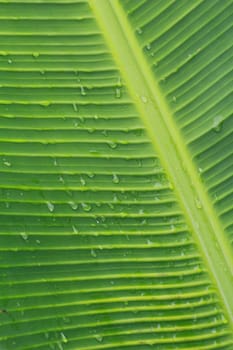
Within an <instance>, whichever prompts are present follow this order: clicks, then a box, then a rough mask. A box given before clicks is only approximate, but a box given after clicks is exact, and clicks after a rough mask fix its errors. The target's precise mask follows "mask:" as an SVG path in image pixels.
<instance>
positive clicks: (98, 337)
mask: <svg viewBox="0 0 233 350" xmlns="http://www.w3.org/2000/svg"><path fill="white" fill-rule="evenodd" d="M94 338H95V339H96V340H97V341H98V342H99V343H101V342H102V341H103V337H102V335H100V334H96V335H95V336H94Z"/></svg>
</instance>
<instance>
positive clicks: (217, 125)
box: [212, 115, 223, 132]
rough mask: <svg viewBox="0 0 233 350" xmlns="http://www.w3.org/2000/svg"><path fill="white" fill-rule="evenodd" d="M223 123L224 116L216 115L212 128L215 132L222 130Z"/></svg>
mask: <svg viewBox="0 0 233 350" xmlns="http://www.w3.org/2000/svg"><path fill="white" fill-rule="evenodd" d="M222 123H223V117H222V116H221V115H218V116H216V117H215V118H214V119H213V125H212V129H213V130H214V131H215V132H220V131H221V129H222Z"/></svg>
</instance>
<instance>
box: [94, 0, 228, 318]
mask: <svg viewBox="0 0 233 350" xmlns="http://www.w3.org/2000/svg"><path fill="white" fill-rule="evenodd" d="M89 3H90V6H91V8H92V10H93V12H94V13H95V15H96V18H97V21H98V22H99V26H100V27H101V29H102V31H103V34H104V36H105V38H106V40H107V43H108V45H109V47H110V49H111V52H112V54H113V57H114V59H115V60H116V62H117V64H118V66H119V68H120V70H121V72H122V74H123V76H124V78H125V81H126V83H127V87H128V89H129V92H130V94H131V96H132V98H133V100H134V101H135V105H136V108H137V110H138V112H139V114H140V117H141V118H142V120H143V122H144V125H145V126H146V129H147V131H148V134H149V136H150V138H151V142H152V144H153V146H154V148H155V149H156V152H157V153H158V154H159V155H160V158H161V163H162V164H163V166H164V168H165V169H166V170H167V173H168V176H169V178H170V180H171V182H172V183H173V184H174V187H175V188H174V191H176V195H177V197H178V199H179V202H180V205H181V207H182V209H183V212H184V216H185V218H186V220H187V223H188V224H189V227H190V228H191V230H192V232H193V236H194V239H195V240H196V242H197V244H198V246H199V249H200V251H201V253H202V257H203V260H204V261H205V263H206V265H207V266H208V268H209V272H210V275H211V277H212V280H213V283H214V284H215V285H216V286H217V288H218V290H219V294H220V296H221V299H222V301H223V304H224V305H223V306H225V312H226V315H228V318H229V322H232V319H233V300H232V288H233V284H232V268H233V260H232V255H231V251H230V249H229V246H228V244H227V243H228V242H227V241H226V237H225V234H224V232H223V229H222V227H221V224H220V222H219V220H218V218H217V216H216V213H215V212H214V209H213V207H212V204H211V203H210V200H209V198H208V195H207V194H206V192H205V190H204V187H203V184H202V183H201V181H200V179H199V175H198V173H197V171H196V169H195V167H194V165H193V163H192V161H191V157H190V155H189V153H188V150H187V147H186V145H185V143H184V141H183V140H182V138H181V135H180V133H179V130H178V128H177V126H176V125H175V123H174V120H173V118H172V113H171V111H170V110H169V108H168V106H167V104H166V101H165V100H164V98H163V96H162V95H161V92H160V89H159V86H158V85H157V83H156V81H155V79H154V77H153V75H152V72H151V70H150V68H149V66H148V64H147V62H146V59H145V57H144V56H143V53H142V52H141V49H140V47H139V45H138V42H137V40H136V38H135V36H134V33H133V31H132V29H131V27H130V25H129V23H128V21H127V17H126V15H125V13H124V12H123V10H122V8H121V7H120V5H119V3H118V1H116V0H89ZM184 169H185V171H184ZM197 198H198V201H200V203H201V204H202V208H198V207H199V206H198V207H197V206H196V201H197Z"/></svg>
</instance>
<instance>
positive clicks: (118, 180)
mask: <svg viewBox="0 0 233 350" xmlns="http://www.w3.org/2000/svg"><path fill="white" fill-rule="evenodd" d="M112 182H113V183H114V184H118V183H119V182H120V179H119V177H118V176H117V175H116V174H113V176H112Z"/></svg>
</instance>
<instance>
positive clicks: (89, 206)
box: [81, 203, 91, 211]
mask: <svg viewBox="0 0 233 350" xmlns="http://www.w3.org/2000/svg"><path fill="white" fill-rule="evenodd" d="M81 206H82V208H83V210H84V211H91V205H90V204H88V203H81Z"/></svg>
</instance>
